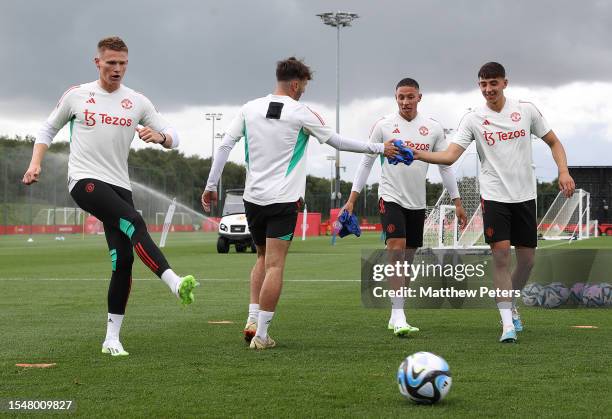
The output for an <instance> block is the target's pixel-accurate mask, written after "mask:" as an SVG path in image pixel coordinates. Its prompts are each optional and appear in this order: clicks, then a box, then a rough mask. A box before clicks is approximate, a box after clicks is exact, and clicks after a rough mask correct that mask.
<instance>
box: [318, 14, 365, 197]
mask: <svg viewBox="0 0 612 419" xmlns="http://www.w3.org/2000/svg"><path fill="white" fill-rule="evenodd" d="M317 16H319V17H320V18H321V20H322V21H323V23H324V24H325V25H329V26H333V27H334V28H336V132H337V133H340V29H341V28H344V27H347V26H351V22H353V20H355V19H357V18H358V17H359V16H358V15H357V14H356V13H347V12H328V13H321V14H318V15H317ZM340 204H341V196H340V151H339V150H336V181H335V185H334V205H335V207H336V208H337V207H339V206H340Z"/></svg>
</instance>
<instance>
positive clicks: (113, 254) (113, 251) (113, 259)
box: [110, 249, 117, 272]
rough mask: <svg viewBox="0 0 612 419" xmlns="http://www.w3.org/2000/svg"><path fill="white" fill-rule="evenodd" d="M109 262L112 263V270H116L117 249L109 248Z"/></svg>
mask: <svg viewBox="0 0 612 419" xmlns="http://www.w3.org/2000/svg"><path fill="white" fill-rule="evenodd" d="M110 256H111V263H112V264H113V272H115V271H116V270H117V249H111V250H110Z"/></svg>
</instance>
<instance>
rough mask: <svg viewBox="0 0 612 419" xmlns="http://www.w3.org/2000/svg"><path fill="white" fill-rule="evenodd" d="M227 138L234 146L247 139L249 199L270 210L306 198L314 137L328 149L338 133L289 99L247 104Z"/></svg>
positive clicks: (270, 97)
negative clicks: (308, 159)
mask: <svg viewBox="0 0 612 419" xmlns="http://www.w3.org/2000/svg"><path fill="white" fill-rule="evenodd" d="M271 103H276V104H278V105H274V104H272V105H271ZM281 105H282V109H280V110H279V108H280V107H281ZM279 112H280V115H278V113H279ZM226 134H227V135H229V136H230V137H232V138H233V139H234V140H235V142H238V141H239V140H240V138H242V137H244V140H245V142H244V146H245V160H246V164H247V177H246V184H245V191H244V195H243V196H244V199H245V200H246V201H248V202H252V203H254V204H257V205H270V204H275V203H283V202H295V201H297V200H298V199H300V198H303V197H304V192H305V189H306V149H307V147H308V139H309V136H310V135H313V136H314V137H316V138H317V139H318V140H319V142H320V143H321V144H323V143H325V142H327V141H328V140H329V139H330V137H331V136H332V135H333V134H334V131H333V129H331V128H330V127H328V126H327V125H325V122H324V121H323V119H322V118H321V117H320V116H319V114H317V113H316V112H314V111H313V110H311V109H310V108H309V107H307V106H306V105H303V104H301V103H300V102H298V101H296V100H293V99H292V98H290V97H289V96H276V95H268V96H265V97H262V98H259V99H255V100H252V101H250V102H248V103H246V104H245V105H244V106H243V107H242V108H241V109H240V112H239V113H238V115H237V116H236V117H235V118H234V120H233V121H232V122H231V124H230V125H229V128H228V129H227V131H226Z"/></svg>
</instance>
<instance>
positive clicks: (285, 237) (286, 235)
mask: <svg viewBox="0 0 612 419" xmlns="http://www.w3.org/2000/svg"><path fill="white" fill-rule="evenodd" d="M292 238H293V233H289V234H285V235H284V236H281V237H277V239H279V240H285V241H286V242H288V241H289V240H291V239H292Z"/></svg>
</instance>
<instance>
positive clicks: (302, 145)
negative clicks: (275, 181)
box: [285, 128, 309, 176]
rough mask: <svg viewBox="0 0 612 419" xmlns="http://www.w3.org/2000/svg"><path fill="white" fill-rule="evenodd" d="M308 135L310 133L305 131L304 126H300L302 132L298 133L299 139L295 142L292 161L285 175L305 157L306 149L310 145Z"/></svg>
mask: <svg viewBox="0 0 612 419" xmlns="http://www.w3.org/2000/svg"><path fill="white" fill-rule="evenodd" d="M308 137H309V135H308V134H306V133H305V132H304V128H300V132H299V133H298V137H297V141H296V143H295V148H294V149H293V156H291V161H290V162H289V167H287V173H285V176H288V175H289V173H291V171H292V170H293V169H294V168H295V166H297V164H298V163H299V162H300V160H301V159H302V157H304V152H305V151H306V146H307V145H308Z"/></svg>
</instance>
